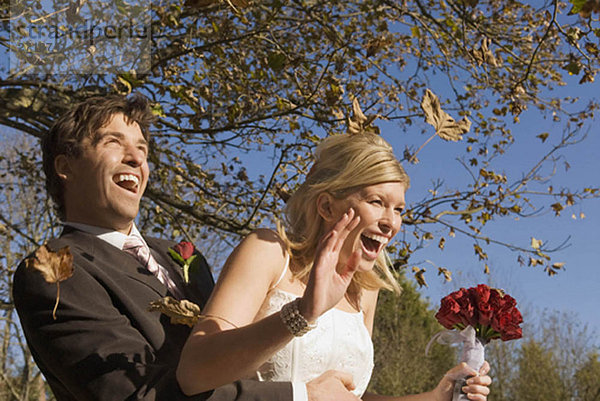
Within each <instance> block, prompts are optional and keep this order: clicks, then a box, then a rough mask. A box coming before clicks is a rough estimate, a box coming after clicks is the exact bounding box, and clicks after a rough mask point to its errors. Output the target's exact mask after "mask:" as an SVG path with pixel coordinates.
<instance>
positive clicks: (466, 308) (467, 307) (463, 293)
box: [453, 288, 477, 326]
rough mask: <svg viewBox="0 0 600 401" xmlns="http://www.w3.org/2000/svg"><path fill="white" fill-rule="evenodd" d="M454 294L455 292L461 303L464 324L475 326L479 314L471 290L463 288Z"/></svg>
mask: <svg viewBox="0 0 600 401" xmlns="http://www.w3.org/2000/svg"><path fill="white" fill-rule="evenodd" d="M453 294H455V299H456V302H458V304H459V305H460V316H461V322H462V324H464V325H465V326H469V325H471V326H475V325H476V324H477V314H476V313H475V306H474V305H473V302H472V300H471V295H470V294H469V291H467V290H465V289H464V288H461V289H460V290H458V291H456V292H454V293H453Z"/></svg>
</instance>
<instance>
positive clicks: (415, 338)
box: [369, 276, 456, 395]
mask: <svg viewBox="0 0 600 401" xmlns="http://www.w3.org/2000/svg"><path fill="white" fill-rule="evenodd" d="M399 278H400V279H399V281H400V283H401V286H402V289H403V291H402V294H401V295H400V296H398V295H396V294H393V293H391V292H389V291H383V292H381V293H380V295H379V301H378V303H377V312H376V315H375V327H374V328H373V343H374V346H375V369H374V371H373V376H372V379H371V383H370V386H369V391H371V392H375V393H378V394H387V395H407V394H415V393H420V392H424V391H430V390H432V389H433V388H434V387H435V386H436V385H437V384H438V382H439V381H440V379H441V378H442V376H443V375H444V373H446V371H447V370H448V369H450V368H451V367H452V366H454V365H455V364H456V355H455V352H454V350H453V349H452V348H450V347H446V346H440V345H434V346H433V347H432V348H431V351H430V353H429V356H426V355H425V348H426V346H427V344H428V342H429V340H430V339H431V337H432V336H433V335H434V334H435V333H437V332H439V331H440V330H443V327H441V326H440V325H439V324H438V323H437V321H436V320H435V318H434V317H433V316H434V314H435V312H434V311H433V310H432V309H431V308H430V305H429V303H428V302H427V301H425V300H423V299H422V298H421V296H420V295H419V293H418V291H417V290H416V288H415V284H414V283H412V282H409V281H407V279H406V278H404V277H403V276H400V277H399Z"/></svg>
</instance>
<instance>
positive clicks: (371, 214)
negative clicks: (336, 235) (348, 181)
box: [325, 182, 406, 271]
mask: <svg viewBox="0 0 600 401" xmlns="http://www.w3.org/2000/svg"><path fill="white" fill-rule="evenodd" d="M405 191H406V188H405V187H404V184H402V183H400V182H386V183H383V184H376V185H369V186H366V187H363V188H361V189H359V190H357V191H356V192H353V193H351V194H350V195H348V196H347V197H346V198H344V199H333V200H332V205H331V210H332V216H331V218H330V219H326V224H325V228H326V230H327V231H329V230H330V229H331V228H332V227H333V226H334V225H335V223H336V222H337V221H338V220H339V219H340V218H341V217H342V215H343V214H344V213H345V212H347V211H348V209H350V208H352V209H354V212H355V215H356V216H360V222H359V224H358V226H357V227H356V228H355V229H354V230H352V231H351V232H350V234H349V235H348V238H346V242H345V243H344V246H343V247H342V251H341V253H340V260H339V261H340V263H345V262H346V260H348V258H349V257H350V255H352V253H353V252H354V251H355V250H357V249H358V250H360V254H361V258H360V264H359V266H358V271H369V270H371V269H373V266H374V264H375V260H376V259H377V256H378V255H379V254H380V253H381V252H382V251H383V249H384V248H385V246H386V245H387V244H388V243H389V242H390V240H391V239H392V238H393V237H394V236H395V235H396V234H397V233H398V231H399V230H400V226H401V225H402V211H403V209H404V207H405V201H404V193H405Z"/></svg>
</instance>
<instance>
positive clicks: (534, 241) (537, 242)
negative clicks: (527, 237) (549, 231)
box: [531, 237, 542, 250]
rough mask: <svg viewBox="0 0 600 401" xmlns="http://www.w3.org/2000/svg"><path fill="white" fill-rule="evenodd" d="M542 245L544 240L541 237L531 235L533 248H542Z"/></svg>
mask: <svg viewBox="0 0 600 401" xmlns="http://www.w3.org/2000/svg"><path fill="white" fill-rule="evenodd" d="M541 246H542V240H539V239H535V238H534V237H531V247H532V248H533V249H536V250H538V249H540V247H541Z"/></svg>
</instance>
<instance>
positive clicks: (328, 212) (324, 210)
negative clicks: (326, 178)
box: [317, 192, 335, 221]
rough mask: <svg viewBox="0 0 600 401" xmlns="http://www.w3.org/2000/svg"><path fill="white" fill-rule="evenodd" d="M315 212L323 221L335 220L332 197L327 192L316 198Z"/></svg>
mask: <svg viewBox="0 0 600 401" xmlns="http://www.w3.org/2000/svg"><path fill="white" fill-rule="evenodd" d="M317 212H318V213H319V215H320V216H321V217H322V218H323V220H325V221H331V220H333V219H334V218H335V216H334V210H333V196H331V194H328V193H327V192H323V193H322V194H319V196H318V197H317Z"/></svg>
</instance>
